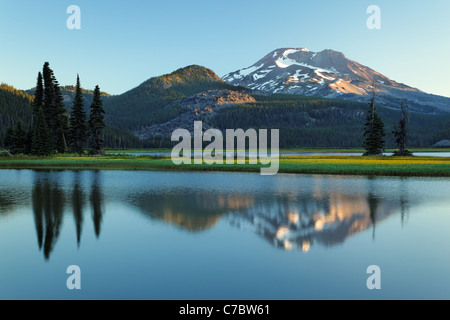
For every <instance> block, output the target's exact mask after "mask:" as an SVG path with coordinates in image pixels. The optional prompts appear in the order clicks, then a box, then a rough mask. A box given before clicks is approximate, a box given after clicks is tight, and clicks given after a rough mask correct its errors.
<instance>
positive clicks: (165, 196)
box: [129, 190, 254, 232]
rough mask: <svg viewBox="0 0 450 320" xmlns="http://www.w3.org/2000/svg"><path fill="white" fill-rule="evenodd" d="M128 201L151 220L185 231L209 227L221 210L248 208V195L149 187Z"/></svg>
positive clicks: (250, 198)
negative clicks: (170, 190) (169, 191)
mask: <svg viewBox="0 0 450 320" xmlns="http://www.w3.org/2000/svg"><path fill="white" fill-rule="evenodd" d="M129 198H130V201H131V202H132V203H133V204H134V205H135V206H137V207H138V208H139V209H140V210H141V211H142V212H143V213H144V214H146V215H148V216H149V217H150V218H152V219H157V220H162V221H165V222H168V223H170V224H173V225H175V226H178V227H181V228H183V229H185V230H188V231H193V232H196V231H202V230H205V229H208V228H211V227H213V226H214V225H215V224H216V223H217V222H218V221H219V220H220V218H221V216H223V215H224V214H225V213H227V212H229V211H230V210H231V211H233V210H238V209H242V208H248V207H251V206H252V205H253V204H254V199H253V197H252V196H251V195H239V194H218V193H216V192H211V191H203V190H202V191H199V190H173V191H172V192H171V193H167V192H165V191H159V190H151V191H148V192H141V193H137V194H133V195H130V197H129Z"/></svg>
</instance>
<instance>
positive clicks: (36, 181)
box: [0, 170, 450, 299]
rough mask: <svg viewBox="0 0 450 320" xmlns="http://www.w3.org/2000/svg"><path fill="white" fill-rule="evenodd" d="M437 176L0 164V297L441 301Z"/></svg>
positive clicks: (445, 228) (446, 270)
mask: <svg viewBox="0 0 450 320" xmlns="http://www.w3.org/2000/svg"><path fill="white" fill-rule="evenodd" d="M449 182H450V179H448V178H382V177H378V178H369V177H343V176H311V175H285V174H278V175H276V176H260V175H259V174H254V173H212V172H209V173H207V172H151V171H145V172H139V171H101V172H95V171H60V172H58V171H32V170H0V257H1V258H0V259H1V260H0V299H16V298H19V299H30V298H31V299H35V298H38V299H50V298H53V299H55V298H56V299H79V298H84V299H91V298H100V299H132V298H136V299H415V298H425V299H432V298H437V299H450V289H449V288H450V232H449V230H450V197H449V194H450V183H449ZM69 265H78V266H80V268H81V274H82V277H81V279H82V280H81V282H82V289H81V290H79V291H70V290H68V289H67V287H66V280H67V277H68V275H67V274H66V269H67V267H68V266H69ZM370 265H378V266H379V267H380V268H381V286H382V288H381V290H375V291H371V290H368V289H367V287H366V280H367V278H368V276H369V275H368V274H366V269H367V267H368V266H370Z"/></svg>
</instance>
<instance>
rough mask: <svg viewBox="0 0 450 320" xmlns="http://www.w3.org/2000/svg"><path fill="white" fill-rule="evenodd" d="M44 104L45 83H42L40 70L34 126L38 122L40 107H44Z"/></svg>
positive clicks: (34, 102)
mask: <svg viewBox="0 0 450 320" xmlns="http://www.w3.org/2000/svg"><path fill="white" fill-rule="evenodd" d="M43 104H44V84H43V83H42V73H40V72H39V73H38V78H37V83H36V91H35V93H34V101H33V126H34V124H35V123H36V120H37V115H38V113H39V109H40V108H41V107H42V105H43Z"/></svg>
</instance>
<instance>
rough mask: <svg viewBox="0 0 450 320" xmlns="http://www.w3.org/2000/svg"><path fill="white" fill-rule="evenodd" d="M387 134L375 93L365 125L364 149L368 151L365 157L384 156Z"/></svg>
mask: <svg viewBox="0 0 450 320" xmlns="http://www.w3.org/2000/svg"><path fill="white" fill-rule="evenodd" d="M385 135H386V132H385V130H384V123H383V121H382V120H381V118H380V117H379V116H378V112H377V109H376V106H375V92H374V93H373V96H372V99H371V100H370V103H369V110H368V112H367V117H366V123H365V125H364V137H365V140H364V148H365V149H366V153H364V155H365V156H378V155H382V154H383V150H384V143H385V141H384V137H385Z"/></svg>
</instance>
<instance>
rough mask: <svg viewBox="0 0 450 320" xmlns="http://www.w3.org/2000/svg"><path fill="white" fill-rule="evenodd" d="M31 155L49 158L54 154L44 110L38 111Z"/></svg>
mask: <svg viewBox="0 0 450 320" xmlns="http://www.w3.org/2000/svg"><path fill="white" fill-rule="evenodd" d="M31 153H32V154H34V155H36V156H48V155H50V154H51V153H52V146H51V139H50V131H49V130H48V127H47V121H46V120H45V116H44V109H43V108H42V107H41V108H40V109H39V111H38V115H37V119H36V125H35V129H34V131H33V137H32V144H31Z"/></svg>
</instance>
